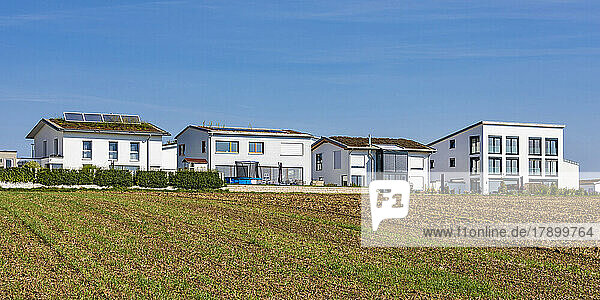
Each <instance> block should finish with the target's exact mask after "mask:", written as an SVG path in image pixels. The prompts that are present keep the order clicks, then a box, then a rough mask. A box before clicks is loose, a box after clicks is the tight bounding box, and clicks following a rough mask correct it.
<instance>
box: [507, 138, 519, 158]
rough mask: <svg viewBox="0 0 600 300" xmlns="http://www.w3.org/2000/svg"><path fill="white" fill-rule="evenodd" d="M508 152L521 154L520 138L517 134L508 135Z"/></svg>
mask: <svg viewBox="0 0 600 300" xmlns="http://www.w3.org/2000/svg"><path fill="white" fill-rule="evenodd" d="M506 154H512V155H517V154H519V138H518V137H516V136H508V137H506Z"/></svg>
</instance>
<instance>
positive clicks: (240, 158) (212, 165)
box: [176, 125, 313, 184]
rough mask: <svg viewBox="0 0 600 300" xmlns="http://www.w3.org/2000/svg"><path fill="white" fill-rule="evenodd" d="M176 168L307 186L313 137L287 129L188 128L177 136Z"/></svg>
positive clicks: (190, 126)
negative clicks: (211, 171)
mask: <svg viewBox="0 0 600 300" xmlns="http://www.w3.org/2000/svg"><path fill="white" fill-rule="evenodd" d="M176 139H177V168H178V169H195V170H205V169H211V170H217V171H218V172H219V173H221V174H222V176H223V177H224V178H225V180H226V181H230V182H231V180H232V179H235V178H254V179H256V181H258V182H261V183H266V184H309V183H310V179H311V168H310V145H311V144H312V139H313V136H312V135H310V134H307V133H302V132H298V131H295V130H288V129H265V128H242V127H217V126H196V125H189V126H187V127H186V128H185V129H184V130H182V131H181V132H180V133H179V134H178V135H177V136H176Z"/></svg>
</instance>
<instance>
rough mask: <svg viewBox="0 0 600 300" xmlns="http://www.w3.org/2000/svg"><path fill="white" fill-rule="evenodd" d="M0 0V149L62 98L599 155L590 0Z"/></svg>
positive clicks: (21, 143) (599, 10) (169, 115)
mask: <svg viewBox="0 0 600 300" xmlns="http://www.w3.org/2000/svg"><path fill="white" fill-rule="evenodd" d="M55 2H56V3H48V2H47V1H3V2H2V3H1V4H0V37H1V39H0V70H1V71H0V107H2V117H1V118H0V128H2V129H4V130H2V134H1V135H0V149H17V150H19V151H20V153H19V154H20V155H22V156H26V155H29V144H30V142H29V141H27V140H25V135H26V134H27V133H28V131H29V130H30V129H31V128H32V127H33V126H34V125H35V123H36V122H37V121H38V120H39V119H40V118H41V117H53V116H60V115H61V113H62V112H63V111H90V112H122V113H138V114H140V115H141V116H142V118H143V119H145V120H147V121H151V122H153V123H155V124H157V125H159V126H160V127H162V128H164V129H166V130H168V131H170V132H171V133H173V135H175V134H177V133H178V132H179V131H180V130H181V129H182V128H184V126H186V125H188V124H200V123H202V122H203V121H206V122H211V121H212V122H218V123H221V124H226V125H232V126H233V125H238V126H248V125H249V124H252V126H254V127H278V128H293V129H297V130H303V131H307V132H310V133H313V134H315V135H333V134H345V135H362V136H365V135H367V134H369V133H371V134H373V135H376V136H395V137H407V138H412V139H415V140H418V141H421V142H429V141H432V140H434V139H436V138H438V137H441V136H443V135H445V134H447V133H450V132H452V131H454V130H457V129H460V128H462V127H464V126H466V125H469V124H471V123H474V122H476V121H478V120H482V119H485V120H502V121H521V122H550V123H563V124H566V125H567V128H566V131H565V138H566V144H565V150H566V158H569V159H572V160H576V161H579V162H581V166H582V171H597V170H599V169H600V159H598V154H597V149H600V138H599V137H598V128H599V127H600V122H599V121H600V119H599V117H598V115H599V112H600V109H599V108H600V104H598V99H599V97H598V96H599V95H600V84H599V83H600V81H599V78H600V60H599V59H600V30H599V29H600V3H599V2H595V3H594V1H567V0H564V1H559V0H556V1H551V0H550V1H535V0H532V1H511V0H508V1H435V2H429V1H384V2H379V1H377V2H374V1H364V2H361V1H340V2H335V1H314V2H312V1H293V2H286V3H283V2H281V3H280V2H275V1H273V2H249V1H155V2H149V1H85V3H82V2H84V1H55Z"/></svg>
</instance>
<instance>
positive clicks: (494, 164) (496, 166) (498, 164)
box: [489, 157, 502, 174]
mask: <svg viewBox="0 0 600 300" xmlns="http://www.w3.org/2000/svg"><path fill="white" fill-rule="evenodd" d="M489 173H490V174H500V173H502V158H500V157H490V158H489Z"/></svg>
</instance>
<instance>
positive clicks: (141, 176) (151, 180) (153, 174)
mask: <svg viewBox="0 0 600 300" xmlns="http://www.w3.org/2000/svg"><path fill="white" fill-rule="evenodd" d="M134 181H135V184H136V185H138V186H141V187H150V188H164V187H167V186H168V185H169V177H168V176H167V173H166V172H163V171H137V172H136V173H135V176H134Z"/></svg>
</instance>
